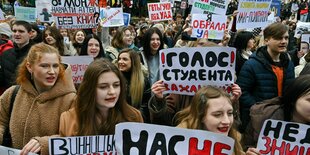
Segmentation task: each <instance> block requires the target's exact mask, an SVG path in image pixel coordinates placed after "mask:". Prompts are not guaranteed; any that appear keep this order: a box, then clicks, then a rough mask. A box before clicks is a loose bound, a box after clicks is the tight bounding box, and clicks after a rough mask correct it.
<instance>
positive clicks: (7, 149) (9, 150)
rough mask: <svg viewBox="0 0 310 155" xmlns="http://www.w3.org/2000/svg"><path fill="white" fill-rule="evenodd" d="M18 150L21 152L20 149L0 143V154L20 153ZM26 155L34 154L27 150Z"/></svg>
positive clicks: (12, 154) (11, 154)
mask: <svg viewBox="0 0 310 155" xmlns="http://www.w3.org/2000/svg"><path fill="white" fill-rule="evenodd" d="M20 152H21V150H18V149H14V148H10V147H5V146H1V145H0V154H1V155H15V154H20ZM28 155H36V154H35V153H31V152H29V153H28Z"/></svg>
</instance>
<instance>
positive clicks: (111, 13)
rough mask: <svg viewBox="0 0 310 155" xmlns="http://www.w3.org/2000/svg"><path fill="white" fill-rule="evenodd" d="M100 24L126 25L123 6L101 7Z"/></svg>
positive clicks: (110, 25) (111, 25)
mask: <svg viewBox="0 0 310 155" xmlns="http://www.w3.org/2000/svg"><path fill="white" fill-rule="evenodd" d="M99 19H100V25H101V26H102V27H117V26H122V25H124V15H123V9H122V8H100V18H99Z"/></svg>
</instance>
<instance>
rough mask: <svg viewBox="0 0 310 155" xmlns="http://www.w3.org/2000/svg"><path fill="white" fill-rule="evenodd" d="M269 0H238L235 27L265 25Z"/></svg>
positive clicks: (266, 23) (244, 27)
mask: <svg viewBox="0 0 310 155" xmlns="http://www.w3.org/2000/svg"><path fill="white" fill-rule="evenodd" d="M270 4H271V0H257V1H253V0H240V1H239V5H238V11H239V13H238V15H237V25H236V27H237V29H246V28H256V27H265V26H266V25H268V12H269V8H270Z"/></svg>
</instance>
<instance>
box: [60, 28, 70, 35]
mask: <svg viewBox="0 0 310 155" xmlns="http://www.w3.org/2000/svg"><path fill="white" fill-rule="evenodd" d="M59 31H60V34H61V35H62V36H63V37H68V31H67V30H66V29H60V30H59Z"/></svg>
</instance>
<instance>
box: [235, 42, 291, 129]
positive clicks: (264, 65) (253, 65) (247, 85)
mask: <svg viewBox="0 0 310 155" xmlns="http://www.w3.org/2000/svg"><path fill="white" fill-rule="evenodd" d="M271 61H272V60H271V58H270V56H269V55H268V53H267V47H266V46H263V47H260V48H259V49H258V50H257V51H256V52H255V53H253V54H252V55H251V56H250V58H249V60H248V61H246V62H245V63H244V65H243V67H242V68H241V71H240V73H239V76H238V78H237V84H238V85H239V86H240V88H241V90H242V95H241V97H240V98H239V102H240V114H241V121H242V124H243V125H242V127H244V128H245V125H246V124H247V122H248V120H249V109H250V108H251V106H252V105H254V104H255V103H256V102H259V101H262V100H266V99H271V98H274V97H277V96H278V86H277V84H278V83H277V81H278V80H277V77H276V75H275V73H274V72H273V70H272V67H271V65H272V64H271ZM280 62H281V65H282V66H283V69H284V70H283V75H284V77H283V86H282V92H283V90H284V88H285V87H286V86H287V85H288V84H289V83H290V82H291V81H292V80H293V79H294V78H295V76H294V75H295V73H294V64H293V62H292V61H291V60H290V57H289V56H288V54H287V53H282V54H281V55H280ZM241 131H242V129H241Z"/></svg>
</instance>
